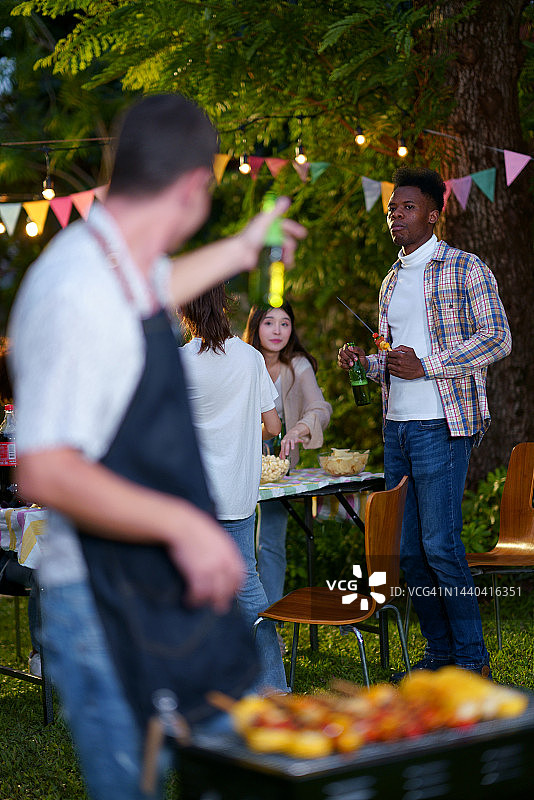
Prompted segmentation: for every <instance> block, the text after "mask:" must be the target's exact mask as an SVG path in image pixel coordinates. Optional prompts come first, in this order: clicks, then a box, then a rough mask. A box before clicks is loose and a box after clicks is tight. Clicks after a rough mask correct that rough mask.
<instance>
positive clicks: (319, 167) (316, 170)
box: [310, 161, 330, 183]
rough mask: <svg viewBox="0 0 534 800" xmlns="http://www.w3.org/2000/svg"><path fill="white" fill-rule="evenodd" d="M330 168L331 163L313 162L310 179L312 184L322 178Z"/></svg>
mask: <svg viewBox="0 0 534 800" xmlns="http://www.w3.org/2000/svg"><path fill="white" fill-rule="evenodd" d="M329 166H330V161H312V162H310V178H311V182H312V183H315V181H316V180H317V178H320V177H321V175H322V174H323V172H324V171H325V170H327V169H328V167H329Z"/></svg>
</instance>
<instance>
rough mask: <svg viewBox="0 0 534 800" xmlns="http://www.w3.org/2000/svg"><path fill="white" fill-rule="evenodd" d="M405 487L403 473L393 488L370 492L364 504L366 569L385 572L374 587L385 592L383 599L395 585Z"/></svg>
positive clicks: (388, 595) (389, 597)
mask: <svg viewBox="0 0 534 800" xmlns="http://www.w3.org/2000/svg"><path fill="white" fill-rule="evenodd" d="M407 491H408V477H407V476H406V475H405V476H404V478H402V480H401V481H400V483H398V484H397V486H395V488H394V489H388V490H386V491H384V492H374V493H373V494H372V495H370V497H369V499H368V500H367V505H366V507H365V556H366V561H367V571H368V575H369V577H370V576H371V575H372V574H373V572H385V573H386V584H385V585H384V586H378V587H377V592H380V593H381V594H384V595H385V596H386V601H385V602H386V603H387V602H388V601H389V600H390V599H391V597H392V591H391V590H392V588H393V587H395V586H398V585H399V579H400V541H401V532H402V518H403V516H404V505H405V502H406V493H407ZM371 588H372V587H371Z"/></svg>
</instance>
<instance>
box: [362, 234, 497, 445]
mask: <svg viewBox="0 0 534 800" xmlns="http://www.w3.org/2000/svg"><path fill="white" fill-rule="evenodd" d="M400 266H401V262H400V260H399V261H396V262H395V264H393V266H392V268H391V270H390V271H389V272H388V274H387V275H386V277H385V278H384V280H383V282H382V286H381V289H380V296H379V318H378V332H379V333H380V334H381V335H382V336H384V337H385V338H386V339H387V340H389V341H391V335H390V331H389V326H388V307H389V303H390V300H391V296H392V294H393V290H394V288H395V285H396V283H397V275H398V271H399V268H400ZM423 280H424V295H425V304H426V313H427V319H428V327H429V330H430V342H431V354H430V355H429V356H425V357H424V358H422V359H421V363H422V365H423V369H424V371H425V375H426V377H427V378H429V379H430V378H431V379H435V381H436V383H437V386H438V390H439V394H440V397H441V401H442V403H443V410H444V413H445V417H446V419H447V423H448V426H449V430H450V433H451V435H452V436H472V435H473V434H477V437H476V443H477V444H478V443H479V442H480V440H481V439H482V436H483V435H484V433H485V432H486V430H487V429H488V427H489V424H490V413H489V408H488V401H487V396H486V373H487V366H488V364H492V363H493V362H494V361H499V359H501V358H504V357H505V356H507V355H509V353H510V351H511V349H512V337H511V335H510V328H509V326H508V320H507V319H506V313H505V311H504V308H503V305H502V303H501V300H500V297H499V292H498V288H497V282H496V280H495V278H494V276H493V273H492V272H491V271H490V269H489V268H488V267H487V266H486V265H485V264H484V263H483V262H482V261H481V260H480V259H479V258H478V257H477V256H475V255H473V254H472V253H464V252H463V251H462V250H456V249H455V248H453V247H449V245H448V244H446V242H443V241H440V242H438V245H437V247H436V251H435V253H434V256H433V257H432V259H431V260H430V261H429V262H428V264H427V265H426V267H425V272H424V278H423ZM367 359H368V361H369V369H368V372H367V375H368V377H369V378H372V379H373V380H375V381H378V382H379V383H380V384H381V386H382V411H383V417H384V421H385V419H386V413H387V407H388V396H389V373H388V371H387V368H386V355H385V353H383V352H379V353H377V354H374V355H369V356H367Z"/></svg>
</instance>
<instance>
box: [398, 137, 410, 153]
mask: <svg viewBox="0 0 534 800" xmlns="http://www.w3.org/2000/svg"><path fill="white" fill-rule="evenodd" d="M397 155H398V156H400V157H401V158H406V156H407V155H408V148H407V147H406V142H405V141H404V136H401V137H400V139H399V146H398V147H397Z"/></svg>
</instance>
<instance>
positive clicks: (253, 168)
mask: <svg viewBox="0 0 534 800" xmlns="http://www.w3.org/2000/svg"><path fill="white" fill-rule="evenodd" d="M264 161H265V159H264V158H263V156H249V157H248V163H249V164H250V177H251V178H252V180H253V181H255V180H256V178H257V177H258V172H259V171H260V169H261V167H262V166H263V162H264Z"/></svg>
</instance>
